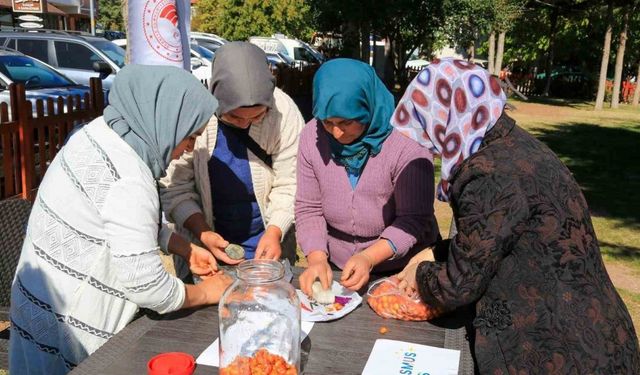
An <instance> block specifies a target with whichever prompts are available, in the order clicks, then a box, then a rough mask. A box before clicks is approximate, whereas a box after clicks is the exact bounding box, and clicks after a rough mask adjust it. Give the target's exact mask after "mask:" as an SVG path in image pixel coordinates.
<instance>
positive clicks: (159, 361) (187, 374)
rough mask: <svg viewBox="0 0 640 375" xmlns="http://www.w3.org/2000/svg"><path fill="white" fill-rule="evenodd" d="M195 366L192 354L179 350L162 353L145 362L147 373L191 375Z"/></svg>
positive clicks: (149, 374)
mask: <svg viewBox="0 0 640 375" xmlns="http://www.w3.org/2000/svg"><path fill="white" fill-rule="evenodd" d="M195 368H196V361H195V359H194V358H193V356H192V355H189V354H187V353H180V352H171V353H162V354H158V355H157V356H155V357H153V358H151V359H150V360H149V362H148V363H147V374H148V375H191V374H193V371H194V370H195Z"/></svg>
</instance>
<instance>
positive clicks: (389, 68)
mask: <svg viewBox="0 0 640 375" xmlns="http://www.w3.org/2000/svg"><path fill="white" fill-rule="evenodd" d="M393 45H394V41H393V40H392V39H391V38H389V37H386V38H385V40H384V74H383V77H384V78H383V82H384V84H385V85H386V86H387V88H388V89H389V90H391V89H393V85H394V81H393V78H394V72H395V69H394V65H395V64H394V61H393V48H394V46H393Z"/></svg>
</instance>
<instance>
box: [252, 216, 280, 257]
mask: <svg viewBox="0 0 640 375" xmlns="http://www.w3.org/2000/svg"><path fill="white" fill-rule="evenodd" d="M280 238H282V231H281V230H280V228H278V227H276V226H274V225H269V226H268V227H267V230H266V231H265V232H264V234H263V235H262V237H261V238H260V241H258V246H257V247H256V257H255V258H256V259H272V260H278V259H280V255H282V247H281V246H280Z"/></svg>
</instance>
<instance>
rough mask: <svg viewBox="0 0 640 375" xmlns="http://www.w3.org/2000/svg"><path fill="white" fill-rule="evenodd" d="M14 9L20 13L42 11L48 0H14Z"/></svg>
mask: <svg viewBox="0 0 640 375" xmlns="http://www.w3.org/2000/svg"><path fill="white" fill-rule="evenodd" d="M12 4H13V11H14V12H20V13H42V12H44V10H45V8H46V7H47V2H46V0H13V1H12Z"/></svg>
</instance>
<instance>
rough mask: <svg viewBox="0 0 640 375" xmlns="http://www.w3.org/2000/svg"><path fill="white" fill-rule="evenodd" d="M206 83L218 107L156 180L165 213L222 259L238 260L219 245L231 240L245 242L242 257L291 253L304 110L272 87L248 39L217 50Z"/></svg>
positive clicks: (263, 63)
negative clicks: (186, 149) (192, 141)
mask: <svg viewBox="0 0 640 375" xmlns="http://www.w3.org/2000/svg"><path fill="white" fill-rule="evenodd" d="M211 89H212V92H213V95H214V96H215V97H216V98H217V99H218V102H219V107H218V109H217V110H216V114H215V115H214V116H213V117H211V120H210V121H209V123H208V124H207V127H206V129H205V131H204V133H203V134H202V135H201V136H199V137H198V138H197V139H196V141H195V147H194V150H193V152H187V153H185V154H183V155H182V157H181V158H180V159H179V160H177V161H174V162H173V163H172V164H171V165H170V166H169V169H168V170H167V176H166V177H165V178H164V179H162V180H161V181H160V186H161V196H162V202H163V209H164V211H165V214H166V215H167V219H168V220H169V221H171V222H173V223H175V224H177V228H178V230H179V231H180V232H183V229H186V230H187V232H189V233H187V234H190V235H191V236H192V237H193V238H196V239H198V240H200V242H201V243H202V244H203V245H204V246H205V247H207V248H208V249H209V250H210V251H211V252H212V253H213V255H214V256H215V257H216V258H217V259H219V260H221V261H223V262H225V263H228V264H237V263H239V262H240V261H241V260H234V259H231V258H230V257H229V256H228V255H227V254H226V253H225V252H224V249H225V247H226V246H227V245H228V244H229V243H236V244H239V245H241V246H243V247H244V249H245V258H246V259H251V258H254V257H255V258H258V259H278V258H280V257H286V258H288V259H290V260H291V261H293V260H295V246H296V245H295V240H294V239H293V236H291V235H287V234H288V233H289V234H292V232H293V231H292V230H290V229H291V227H292V224H293V217H294V212H293V211H294V199H295V186H296V176H295V171H296V153H297V147H298V136H299V134H300V131H301V130H302V127H303V126H304V120H303V118H302V115H301V114H300V111H299V110H298V108H297V106H296V105H295V103H294V102H293V100H291V98H290V97H289V96H287V95H286V94H285V93H283V92H282V91H281V90H279V89H278V88H276V87H275V83H274V78H273V76H272V74H271V72H270V71H269V68H268V65H267V59H266V55H265V54H264V52H263V51H262V50H261V49H259V48H258V47H256V46H254V45H253V44H250V43H246V42H233V43H228V44H225V45H224V46H222V47H221V48H220V49H219V50H218V51H217V53H216V57H215V59H214V61H213V66H212V78H211ZM183 233H184V232H183ZM285 238H286V240H285Z"/></svg>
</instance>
